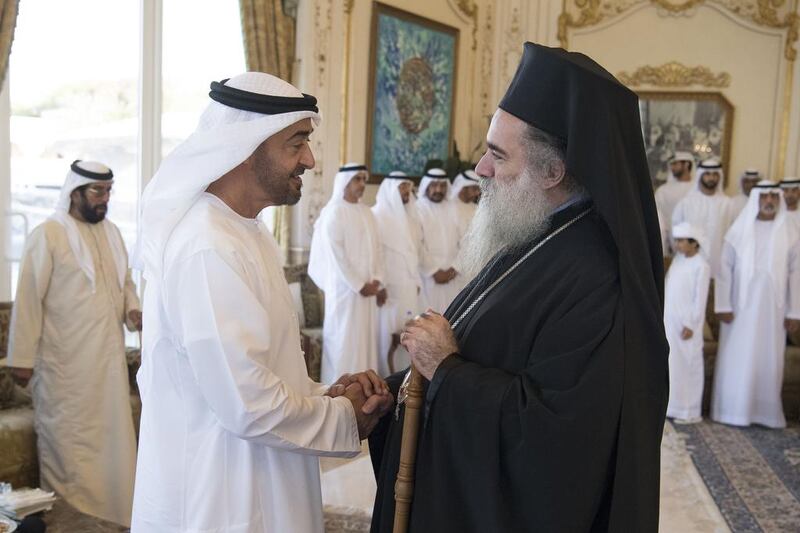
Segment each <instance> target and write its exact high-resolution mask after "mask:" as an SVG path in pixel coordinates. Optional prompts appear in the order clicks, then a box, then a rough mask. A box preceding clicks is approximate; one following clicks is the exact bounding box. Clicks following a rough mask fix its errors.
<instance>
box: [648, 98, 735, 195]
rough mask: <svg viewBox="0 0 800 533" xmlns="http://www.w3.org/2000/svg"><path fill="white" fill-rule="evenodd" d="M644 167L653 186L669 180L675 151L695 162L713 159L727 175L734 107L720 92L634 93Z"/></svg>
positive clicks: (726, 175) (726, 177) (726, 176)
mask: <svg viewBox="0 0 800 533" xmlns="http://www.w3.org/2000/svg"><path fill="white" fill-rule="evenodd" d="M637 94H638V95H639V112H640V114H641V120H642V135H643V136H644V144H645V150H646V151H647V164H648V167H649V168H650V178H651V179H652V181H653V186H654V187H657V186H659V185H660V184H662V183H664V182H666V180H667V178H668V177H669V174H668V172H669V169H668V164H667V163H668V160H669V158H670V157H671V155H672V154H673V153H674V152H675V151H678V150H680V151H686V152H691V153H692V154H694V156H695V161H696V163H699V162H700V161H702V160H704V159H708V158H710V157H717V158H719V160H720V161H721V162H722V167H723V170H724V171H725V173H724V174H725V184H724V185H727V180H728V176H729V174H730V172H728V170H729V164H730V157H731V142H732V138H733V119H734V107H733V104H731V102H730V101H729V100H728V99H727V98H725V95H724V94H722V93H720V92H685V91H638V92H637Z"/></svg>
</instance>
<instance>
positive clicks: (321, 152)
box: [303, 0, 333, 237]
mask: <svg viewBox="0 0 800 533" xmlns="http://www.w3.org/2000/svg"><path fill="white" fill-rule="evenodd" d="M313 20H314V56H313V58H314V62H315V65H316V69H315V71H314V72H315V79H314V90H315V91H316V92H315V93H313V94H316V95H317V97H318V98H319V99H320V107H322V108H323V109H325V108H326V107H327V106H328V101H329V99H330V98H329V93H330V91H329V85H328V79H327V78H328V60H329V55H328V51H329V50H331V42H330V41H331V32H332V30H333V6H332V0H314V16H313ZM323 128H324V123H323ZM325 138H326V135H323V134H322V132H320V135H314V136H313V144H314V148H313V150H312V151H313V152H314V157H315V158H316V160H317V164H316V165H315V166H314V169H313V170H312V171H309V172H313V175H314V177H313V179H310V180H307V182H308V186H307V187H308V189H309V190H308V191H307V192H306V191H305V189H304V192H303V196H307V197H308V211H307V213H306V231H307V232H308V234H307V236H308V237H311V231H312V229H313V228H314V222H315V221H316V220H317V217H318V216H319V213H320V211H322V208H323V207H325V204H326V203H327V195H326V194H325V189H324V187H323V183H325V180H324V175H325V174H324V168H323V167H324V165H323V164H321V162H322V161H325V146H326V143H325V142H324V140H325Z"/></svg>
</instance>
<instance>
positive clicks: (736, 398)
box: [711, 181, 800, 428]
mask: <svg viewBox="0 0 800 533" xmlns="http://www.w3.org/2000/svg"><path fill="white" fill-rule="evenodd" d="M782 196H783V195H782V194H781V190H780V188H778V186H777V184H775V183H772V182H770V181H761V182H759V184H758V185H756V186H755V187H753V190H752V192H751V193H750V198H749V199H748V201H747V205H746V206H745V208H744V210H743V211H742V213H741V214H740V215H739V217H738V218H737V219H736V222H734V224H733V226H731V229H730V231H728V233H727V235H725V246H724V248H723V251H722V260H721V268H720V273H719V276H718V277H717V280H716V294H715V295H716V298H715V311H716V313H717V315H718V316H719V318H720V321H722V324H721V327H720V341H719V351H718V353H717V363H716V368H715V371H714V392H713V396H712V399H711V418H712V419H713V420H716V421H717V422H723V423H725V424H733V425H736V426H747V425H750V424H761V425H763V426H767V427H773V428H780V427H785V426H786V419H785V418H784V416H783V405H782V403H781V387H782V385H783V363H784V350H785V349H786V331H787V330H789V331H795V330H796V329H797V327H798V319H800V262H799V261H800V243H798V239H797V231H798V230H797V228H796V227H795V225H794V224H792V223H791V222H790V221H789V220H788V218H787V217H786V212H785V210H783V209H782V208H781V204H782V203H783V200H782Z"/></svg>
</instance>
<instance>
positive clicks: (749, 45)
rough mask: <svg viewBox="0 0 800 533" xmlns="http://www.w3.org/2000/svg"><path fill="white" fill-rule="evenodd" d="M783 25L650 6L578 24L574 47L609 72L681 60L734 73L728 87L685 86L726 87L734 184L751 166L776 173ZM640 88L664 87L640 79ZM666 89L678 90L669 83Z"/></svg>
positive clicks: (710, 9)
mask: <svg viewBox="0 0 800 533" xmlns="http://www.w3.org/2000/svg"><path fill="white" fill-rule="evenodd" d="M783 44H784V36H783V32H781V31H777V30H771V29H765V28H760V27H757V26H754V25H751V24H748V23H746V22H743V21H741V20H737V19H734V18H733V17H731V16H729V15H727V14H725V13H723V12H721V11H720V10H718V9H716V8H713V7H705V6H701V7H699V8H697V10H696V12H695V14H694V15H693V16H679V17H674V16H661V15H660V14H659V13H658V11H657V10H656V9H655V8H654V7H652V6H645V7H643V8H640V9H633V10H631V12H630V13H629V14H626V15H623V16H621V17H619V18H616V19H614V20H612V21H611V22H610V23H609V24H606V25H603V26H596V27H592V28H588V29H583V30H574V31H572V32H571V33H570V36H569V47H570V49H571V50H577V51H581V52H584V53H586V54H588V55H591V56H592V57H593V58H594V59H596V60H597V61H598V62H600V63H601V64H602V65H603V66H605V67H606V68H607V69H608V70H609V71H610V72H611V73H613V74H615V75H616V74H618V73H619V72H621V71H626V72H629V73H630V72H633V71H635V70H636V69H637V68H639V67H642V66H645V65H651V66H659V65H662V64H664V63H667V62H669V61H678V62H680V63H682V64H684V65H687V66H705V67H708V68H709V69H711V70H712V71H713V72H714V73H718V72H727V73H729V74H730V75H731V84H730V87H727V88H724V89H704V88H702V87H686V88H680V90H689V91H717V90H719V91H720V92H722V93H723V94H724V95H725V97H726V98H727V99H728V100H730V101H731V103H732V104H733V106H734V109H735V111H734V123H733V140H732V149H731V159H730V168H729V169H727V171H728V174H729V176H731V177H734V179H729V181H728V184H729V190H735V188H736V184H735V182H736V179H735V177H736V176H738V175H739V173H740V172H742V171H743V170H744V169H745V168H746V167H749V166H755V167H757V168H759V169H761V170H762V171H763V172H766V173H767V175H768V176H770V177H774V176H773V172H774V170H775V165H776V158H777V151H778V142H779V134H780V125H781V110H782V99H781V95H782V94H783V92H782V88H783V79H784V76H783V70H782V62H783V61H782V60H783ZM636 89H643V90H664V88H659V87H652V86H643V87H637V88H636ZM668 90H676V89H674V88H669V89H668Z"/></svg>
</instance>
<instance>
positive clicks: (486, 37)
mask: <svg viewBox="0 0 800 533" xmlns="http://www.w3.org/2000/svg"><path fill="white" fill-rule="evenodd" d="M494 10H495V5H494V2H493V0H489V1H488V2H487V3H486V18H485V19H484V22H483V45H482V49H481V87H480V91H481V94H480V99H481V107H480V114H481V118H483V117H485V116H488V115H489V113H490V110H489V96H490V93H491V91H492V78H493V76H492V67H493V66H494V57H493V56H494Z"/></svg>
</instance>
